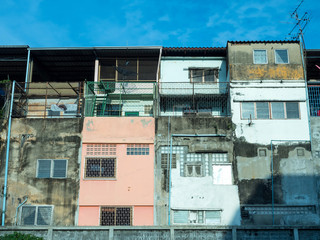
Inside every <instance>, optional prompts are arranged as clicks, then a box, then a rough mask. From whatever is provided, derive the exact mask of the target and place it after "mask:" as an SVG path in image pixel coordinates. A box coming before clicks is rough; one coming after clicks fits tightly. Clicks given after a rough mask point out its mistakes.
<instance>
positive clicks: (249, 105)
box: [241, 102, 255, 119]
mask: <svg viewBox="0 0 320 240" xmlns="http://www.w3.org/2000/svg"><path fill="white" fill-rule="evenodd" d="M241 107H242V109H241V110H242V119H254V118H255V116H254V103H253V102H243V103H241Z"/></svg>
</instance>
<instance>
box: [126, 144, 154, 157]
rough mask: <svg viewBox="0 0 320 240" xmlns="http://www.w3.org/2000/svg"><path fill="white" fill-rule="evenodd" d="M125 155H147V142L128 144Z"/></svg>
mask: <svg viewBox="0 0 320 240" xmlns="http://www.w3.org/2000/svg"><path fill="white" fill-rule="evenodd" d="M127 155H149V145H148V144H128V145H127Z"/></svg>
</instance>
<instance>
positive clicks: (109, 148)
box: [87, 144, 117, 156]
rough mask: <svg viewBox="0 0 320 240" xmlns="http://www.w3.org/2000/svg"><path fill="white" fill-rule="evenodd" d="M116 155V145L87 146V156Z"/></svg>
mask: <svg viewBox="0 0 320 240" xmlns="http://www.w3.org/2000/svg"><path fill="white" fill-rule="evenodd" d="M116 153H117V147H116V144H87V155H88V156H108V155H111V156H114V155H116Z"/></svg>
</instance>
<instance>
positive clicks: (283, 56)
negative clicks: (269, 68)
mask: <svg viewBox="0 0 320 240" xmlns="http://www.w3.org/2000/svg"><path fill="white" fill-rule="evenodd" d="M274 55H275V58H276V63H277V64H286V63H289V56H288V50H287V49H276V50H274Z"/></svg>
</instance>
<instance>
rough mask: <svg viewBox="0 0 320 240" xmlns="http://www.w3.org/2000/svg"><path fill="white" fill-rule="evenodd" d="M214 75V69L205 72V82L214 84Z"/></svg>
mask: <svg viewBox="0 0 320 240" xmlns="http://www.w3.org/2000/svg"><path fill="white" fill-rule="evenodd" d="M214 74H215V70H213V69H210V70H204V81H205V82H209V83H212V82H214Z"/></svg>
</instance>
